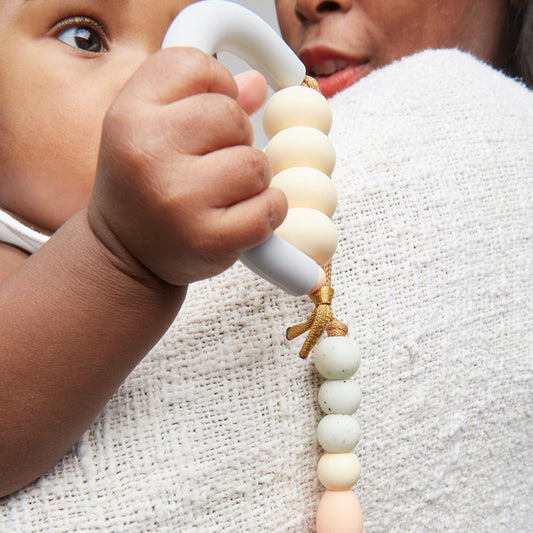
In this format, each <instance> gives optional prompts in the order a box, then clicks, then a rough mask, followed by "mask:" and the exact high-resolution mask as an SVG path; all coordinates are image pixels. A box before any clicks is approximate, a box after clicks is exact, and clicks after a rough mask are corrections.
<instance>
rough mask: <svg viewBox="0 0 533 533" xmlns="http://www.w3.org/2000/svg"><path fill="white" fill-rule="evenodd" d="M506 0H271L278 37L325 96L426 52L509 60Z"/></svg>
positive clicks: (497, 61) (501, 62)
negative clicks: (446, 50) (273, 0)
mask: <svg viewBox="0 0 533 533" xmlns="http://www.w3.org/2000/svg"><path fill="white" fill-rule="evenodd" d="M508 3H509V2H508V1H507V0H333V1H323V0H276V9H277V12H278V19H279V24H280V28H281V32H282V35H283V37H284V38H285V40H286V41H287V42H288V44H289V45H290V46H291V48H292V49H293V50H294V51H295V52H296V53H297V54H298V55H299V57H300V58H301V60H302V61H303V62H304V63H305V65H306V67H307V71H308V73H309V74H310V75H312V76H314V77H315V78H317V80H318V83H319V85H320V88H321V90H322V92H323V93H324V95H325V96H327V97H331V96H333V95H334V94H335V93H337V92H339V91H342V90H343V89H345V88H347V87H349V86H350V85H352V84H354V83H355V82H357V81H358V80H359V79H361V78H362V77H363V76H365V75H366V74H368V73H369V72H371V71H372V70H374V69H376V68H379V67H382V66H384V65H386V64H388V63H391V62H392V61H394V60H396V59H399V58H401V57H403V56H406V55H411V54H413V53H415V52H417V51H420V50H423V49H426V48H459V49H461V50H464V51H466V52H470V53H471V54H473V55H475V56H477V57H478V58H479V59H481V60H484V61H486V62H488V63H490V64H492V65H494V66H495V67H502V66H504V64H505V63H506V61H507V59H508V57H509V53H510V50H509V44H508V42H507V38H506V15H507V9H508Z"/></svg>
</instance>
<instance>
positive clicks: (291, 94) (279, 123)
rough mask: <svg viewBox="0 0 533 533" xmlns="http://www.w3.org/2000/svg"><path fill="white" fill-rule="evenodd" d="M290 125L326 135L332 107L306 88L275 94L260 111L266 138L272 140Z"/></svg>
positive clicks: (290, 89)
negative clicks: (261, 111)
mask: <svg viewBox="0 0 533 533" xmlns="http://www.w3.org/2000/svg"><path fill="white" fill-rule="evenodd" d="M292 126H310V127H311V128H316V129H318V130H320V131H322V132H323V133H325V134H326V135H327V134H328V133H329V130H330V129H331V108H330V106H329V103H328V101H327V100H326V98H324V97H323V96H322V95H321V94H320V93H319V92H318V91H315V90H314V89H311V88H309V87H298V86H293V87H287V88H285V89H282V90H281V91H278V92H276V93H274V95H273V96H272V98H270V100H269V101H268V102H267V103H266V105H265V109H264V111H263V130H264V131H265V135H266V136H267V137H268V138H269V139H271V138H272V137H274V135H276V133H279V132H280V131H281V130H284V129H287V128H290V127H292Z"/></svg>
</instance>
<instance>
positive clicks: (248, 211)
mask: <svg viewBox="0 0 533 533" xmlns="http://www.w3.org/2000/svg"><path fill="white" fill-rule="evenodd" d="M286 215H287V200H286V198H285V195H284V194H283V193H282V192H281V191H280V190H278V189H275V188H272V189H270V188H269V189H265V190H264V191H263V192H261V193H259V194H257V195H255V196H253V197H251V198H248V199H247V200H244V201H242V202H239V203H237V204H234V205H232V206H231V207H228V208H225V209H223V208H221V209H219V210H217V212H216V213H213V221H214V222H215V224H214V225H215V226H216V227H217V228H218V230H217V232H216V236H217V237H216V242H212V243H209V244H208V246H207V248H208V249H211V250H217V249H218V253H219V254H221V255H223V254H224V253H227V252H228V251H237V252H239V254H241V253H242V252H244V251H245V250H248V249H250V248H253V247H255V246H257V245H259V244H261V243H262V242H264V241H266V240H267V239H268V238H269V237H270V235H271V234H272V232H273V231H274V230H275V229H276V228H277V227H278V226H279V225H280V224H281V223H282V222H283V220H284V219H285V216H286ZM215 255H216V254H215Z"/></svg>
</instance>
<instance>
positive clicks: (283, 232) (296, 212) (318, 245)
mask: <svg viewBox="0 0 533 533" xmlns="http://www.w3.org/2000/svg"><path fill="white" fill-rule="evenodd" d="M275 234H276V235H278V236H279V237H281V238H282V239H283V240H285V241H287V242H288V243H290V244H292V245H293V246H294V247H296V248H298V250H301V251H302V252H303V253H304V254H306V255H308V256H309V257H312V258H313V259H314V260H315V261H316V262H317V263H318V264H319V265H325V264H326V263H327V262H328V261H329V260H330V259H331V258H332V257H333V254H334V253H335V250H336V249H337V244H338V240H337V230H336V229H335V225H334V224H333V222H332V221H331V220H330V218H329V217H327V216H326V215H324V213H321V212H320V211H317V210H316V209H308V208H306V207H296V208H294V209H289V212H288V213H287V217H286V218H285V220H284V221H283V223H282V224H281V226H279V227H278V228H277V229H276V231H275Z"/></svg>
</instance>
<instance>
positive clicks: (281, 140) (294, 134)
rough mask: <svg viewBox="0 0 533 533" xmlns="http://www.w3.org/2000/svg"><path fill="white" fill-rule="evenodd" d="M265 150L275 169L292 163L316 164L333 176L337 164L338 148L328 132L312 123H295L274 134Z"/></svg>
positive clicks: (300, 165) (306, 165)
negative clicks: (314, 126)
mask: <svg viewBox="0 0 533 533" xmlns="http://www.w3.org/2000/svg"><path fill="white" fill-rule="evenodd" d="M265 153H266V155H267V157H268V159H269V161H270V164H271V166H272V173H273V174H274V175H276V174H277V173H278V172H281V171H282V170H285V169H286V168H290V167H313V168H317V169H318V170H321V171H322V172H324V174H327V175H328V176H331V173H332V172H333V169H334V168H335V148H333V145H332V144H331V141H330V140H329V138H328V136H327V135H326V134H325V133H322V132H321V131H319V130H317V129H315V128H310V127H309V126H293V127H292V128H287V129H286V130H282V131H280V132H279V133H278V134H277V135H274V137H272V139H271V140H270V142H269V143H268V145H267V147H266V148H265Z"/></svg>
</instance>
